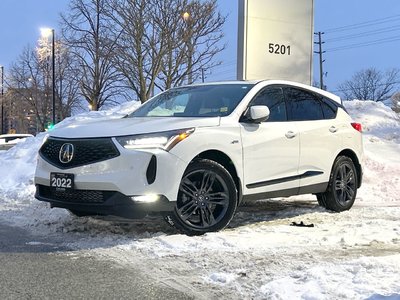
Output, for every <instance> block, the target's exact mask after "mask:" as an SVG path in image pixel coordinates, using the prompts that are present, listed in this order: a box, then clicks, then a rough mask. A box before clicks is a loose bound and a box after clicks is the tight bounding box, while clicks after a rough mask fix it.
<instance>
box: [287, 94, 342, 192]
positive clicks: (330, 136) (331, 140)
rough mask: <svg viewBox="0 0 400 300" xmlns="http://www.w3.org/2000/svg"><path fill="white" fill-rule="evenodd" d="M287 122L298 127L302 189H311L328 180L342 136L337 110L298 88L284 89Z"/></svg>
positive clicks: (321, 99) (318, 96) (319, 98)
mask: <svg viewBox="0 0 400 300" xmlns="http://www.w3.org/2000/svg"><path fill="white" fill-rule="evenodd" d="M285 96H286V100H287V104H288V118H289V119H290V120H292V121H293V122H295V123H296V124H297V128H298V131H299V136H300V158H299V170H298V173H299V176H301V177H300V187H307V186H309V187H312V186H313V185H315V186H316V187H317V185H318V184H321V183H326V182H328V180H329V175H330V171H331V168H332V164H333V161H334V159H335V156H336V155H337V149H339V148H340V147H341V144H342V141H341V135H340V134H339V132H338V131H340V130H339V127H338V126H337V125H336V121H335V115H336V111H334V107H333V106H332V107H329V106H327V103H325V102H324V101H323V97H322V96H320V95H318V94H316V93H313V92H311V91H307V90H303V89H300V88H296V87H290V88H285Z"/></svg>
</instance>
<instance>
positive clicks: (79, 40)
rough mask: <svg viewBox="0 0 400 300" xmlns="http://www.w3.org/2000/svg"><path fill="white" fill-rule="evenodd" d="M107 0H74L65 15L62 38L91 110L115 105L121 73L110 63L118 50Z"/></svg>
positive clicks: (63, 17) (63, 16) (82, 92)
mask: <svg viewBox="0 0 400 300" xmlns="http://www.w3.org/2000/svg"><path fill="white" fill-rule="evenodd" d="M106 6H107V1H106V0H72V1H71V3H70V11H69V13H68V14H62V15H61V17H62V23H63V37H64V40H65V41H66V43H67V45H68V47H69V48H70V50H71V52H72V53H73V56H74V59H75V60H76V61H77V62H78V69H77V70H76V71H77V74H76V76H78V78H79V80H80V92H81V94H82V96H83V97H84V98H85V99H86V101H87V102H88V103H89V105H90V107H91V109H92V110H98V109H99V108H100V107H102V106H103V105H104V104H107V103H113V102H115V98H116V97H117V96H118V94H119V93H120V88H119V87H118V86H117V84H118V81H119V73H118V72H117V70H116V69H115V68H114V65H113V62H112V60H111V58H112V56H113V53H114V50H115V39H111V37H113V36H114V37H115V35H114V34H113V33H114V30H113V24H112V23H111V22H110V20H109V18H108V17H107V14H106Z"/></svg>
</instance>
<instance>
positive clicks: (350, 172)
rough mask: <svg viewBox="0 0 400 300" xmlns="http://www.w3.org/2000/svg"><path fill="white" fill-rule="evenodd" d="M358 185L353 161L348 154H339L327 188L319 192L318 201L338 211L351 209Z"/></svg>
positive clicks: (327, 207)
mask: <svg viewBox="0 0 400 300" xmlns="http://www.w3.org/2000/svg"><path fill="white" fill-rule="evenodd" d="M357 186H358V183H357V170H356V168H355V166H354V163H353V161H352V160H351V159H350V158H349V157H347V156H339V157H338V158H336V160H335V162H334V164H333V167H332V172H331V176H330V178H329V185H328V188H327V190H326V191H325V192H324V193H320V194H317V200H318V203H319V205H321V206H323V207H325V208H326V209H329V210H332V211H336V212H341V211H345V210H349V209H350V208H351V207H352V206H353V204H354V200H355V199H356V195H357Z"/></svg>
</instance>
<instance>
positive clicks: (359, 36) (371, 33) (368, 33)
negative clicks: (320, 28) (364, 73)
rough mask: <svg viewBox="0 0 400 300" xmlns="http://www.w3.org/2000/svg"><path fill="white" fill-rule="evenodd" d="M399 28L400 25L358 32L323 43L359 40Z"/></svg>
mask: <svg viewBox="0 0 400 300" xmlns="http://www.w3.org/2000/svg"><path fill="white" fill-rule="evenodd" d="M399 28H400V25H395V26H390V27H384V28H380V29H375V30H370V31H364V32H360V33H355V34H350V35H344V36H341V37H336V38H331V39H327V40H325V42H327V43H328V42H336V41H344V40H348V39H353V38H361V37H365V36H371V35H376V34H381V33H387V32H393V31H397V30H398V29H399Z"/></svg>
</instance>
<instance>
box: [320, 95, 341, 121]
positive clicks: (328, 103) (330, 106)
mask: <svg viewBox="0 0 400 300" xmlns="http://www.w3.org/2000/svg"><path fill="white" fill-rule="evenodd" d="M321 107H322V112H323V113H324V118H325V119H334V118H336V113H337V109H338V107H337V105H335V104H334V103H332V100H330V99H328V98H322V102H321Z"/></svg>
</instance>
